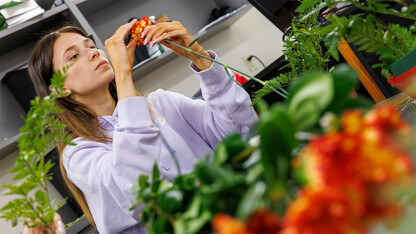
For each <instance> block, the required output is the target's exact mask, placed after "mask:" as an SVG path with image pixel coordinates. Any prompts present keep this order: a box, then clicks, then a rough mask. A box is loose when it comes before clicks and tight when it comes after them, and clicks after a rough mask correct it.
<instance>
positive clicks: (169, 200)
mask: <svg viewBox="0 0 416 234" xmlns="http://www.w3.org/2000/svg"><path fill="white" fill-rule="evenodd" d="M183 199H184V196H183V192H182V191H180V190H170V191H166V192H164V193H161V194H159V195H158V196H157V197H156V201H157V204H158V205H159V208H160V209H161V210H162V211H163V212H166V213H169V214H174V213H176V212H178V211H180V210H182V205H183V204H182V202H183Z"/></svg>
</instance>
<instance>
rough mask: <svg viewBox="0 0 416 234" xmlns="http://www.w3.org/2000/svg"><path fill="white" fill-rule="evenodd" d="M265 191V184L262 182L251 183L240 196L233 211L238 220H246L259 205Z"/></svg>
mask: <svg viewBox="0 0 416 234" xmlns="http://www.w3.org/2000/svg"><path fill="white" fill-rule="evenodd" d="M265 191H266V184H265V183H264V182H262V181H259V182H257V183H255V184H253V185H252V186H251V187H250V188H249V190H248V191H247V192H246V193H245V194H244V196H243V197H242V198H241V200H240V203H239V205H238V208H237V211H236V213H235V214H236V217H237V218H238V219H240V220H246V218H247V217H248V216H249V215H250V214H251V213H253V212H254V211H255V210H256V209H257V208H258V207H259V206H260V205H261V203H262V199H263V196H264V193H265Z"/></svg>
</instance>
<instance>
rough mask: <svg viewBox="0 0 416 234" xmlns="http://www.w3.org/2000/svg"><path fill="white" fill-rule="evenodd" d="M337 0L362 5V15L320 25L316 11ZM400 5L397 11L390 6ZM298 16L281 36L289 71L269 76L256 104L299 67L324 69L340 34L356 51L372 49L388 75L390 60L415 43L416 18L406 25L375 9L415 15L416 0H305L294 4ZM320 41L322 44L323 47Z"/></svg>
mask: <svg viewBox="0 0 416 234" xmlns="http://www.w3.org/2000/svg"><path fill="white" fill-rule="evenodd" d="M336 3H345V4H351V5H352V6H355V7H358V8H359V9H360V10H362V11H363V12H365V13H363V14H358V15H350V16H344V17H339V16H336V15H335V14H332V15H330V14H327V15H330V16H328V17H327V19H328V20H329V21H330V22H331V24H330V25H328V26H325V27H320V26H319V24H318V13H319V12H320V11H321V10H322V9H323V8H325V7H328V8H331V7H332V6H333V5H334V4H336ZM393 4H400V5H401V6H402V8H401V10H400V11H398V10H396V9H394V8H392V7H391V6H392V5H393ZM297 11H298V12H299V16H298V18H299V19H294V20H293V22H292V31H291V33H290V34H289V35H288V36H287V37H286V39H285V40H284V41H283V43H284V44H283V47H284V50H283V53H284V55H285V60H286V61H287V62H288V63H289V64H288V66H289V67H290V68H291V71H289V72H287V73H283V74H281V75H279V76H277V77H274V78H272V79H271V80H269V81H266V82H265V83H266V84H267V85H268V86H265V87H263V88H261V89H260V90H258V91H257V92H256V93H255V94H254V97H253V103H256V102H257V101H258V100H260V99H261V98H262V97H264V96H265V95H267V94H269V93H271V92H272V89H271V88H270V86H271V87H273V88H275V89H276V88H277V87H284V86H287V85H289V84H290V83H291V82H292V80H295V79H296V78H297V77H298V76H299V74H301V73H302V72H304V71H310V70H318V71H328V69H330V68H329V67H328V62H329V59H330V56H331V55H332V57H333V58H334V59H335V60H337V61H338V60H339V53H338V43H339V42H340V39H341V37H344V38H345V39H346V41H347V42H348V43H351V44H353V45H355V46H357V47H358V49H359V50H362V51H366V52H369V53H374V52H376V53H377V54H378V55H379V56H380V57H379V58H380V61H381V63H380V64H376V65H374V66H373V68H377V67H381V73H382V74H383V76H384V77H386V78H389V77H390V76H391V73H390V65H391V64H393V63H394V62H395V61H397V60H399V59H400V58H402V57H403V56H404V55H406V54H407V53H409V52H410V51H411V50H412V49H414V48H416V22H415V24H414V25H412V26H411V27H409V28H405V27H402V26H400V25H397V24H387V23H385V22H383V21H382V20H380V19H379V18H378V16H379V14H387V15H392V16H398V17H401V18H404V19H410V20H416V3H415V2H413V3H410V4H408V2H407V1H406V0H387V1H379V0H364V1H356V0H325V1H322V0H305V1H302V3H301V5H300V6H299V7H298V8H297ZM322 42H323V44H324V45H325V47H326V49H325V48H322V47H321V46H322Z"/></svg>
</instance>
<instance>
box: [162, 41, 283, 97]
mask: <svg viewBox="0 0 416 234" xmlns="http://www.w3.org/2000/svg"><path fill="white" fill-rule="evenodd" d="M164 41H165V42H166V43H169V44H172V45H175V46H177V47H179V48H181V49H184V50H185V51H186V52H189V53H193V54H196V55H198V56H200V57H202V58H205V59H208V60H209V61H212V62H214V63H217V64H219V65H221V66H223V67H224V68H225V69H227V68H229V69H230V70H233V71H235V72H238V73H240V74H241V75H243V76H246V77H248V78H250V79H252V80H254V81H256V82H258V83H260V84H262V85H263V86H267V87H269V88H270V89H271V90H273V91H274V92H275V93H277V94H279V95H280V96H282V97H283V98H285V99H286V98H287V95H288V93H287V91H286V90H284V89H283V88H282V87H279V86H277V88H278V89H279V90H280V91H281V92H279V91H277V90H276V89H275V88H273V87H271V86H270V85H269V84H267V83H266V82H264V81H262V80H259V79H257V78H256V77H253V76H250V75H248V74H246V73H244V72H241V71H239V70H237V69H235V68H233V67H230V66H228V64H225V63H222V62H219V61H217V60H214V59H212V58H209V57H207V56H205V55H202V54H199V53H197V52H195V51H193V50H191V49H189V48H185V47H183V46H181V45H178V44H176V43H174V42H171V41H169V40H164Z"/></svg>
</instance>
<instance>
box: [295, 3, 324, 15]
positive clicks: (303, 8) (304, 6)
mask: <svg viewBox="0 0 416 234" xmlns="http://www.w3.org/2000/svg"><path fill="white" fill-rule="evenodd" d="M321 2H322V0H304V1H302V2H301V4H300V6H299V7H298V8H297V9H296V11H297V12H300V13H303V12H305V11H306V10H309V9H310V8H312V7H313V6H315V5H316V4H318V3H321Z"/></svg>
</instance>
